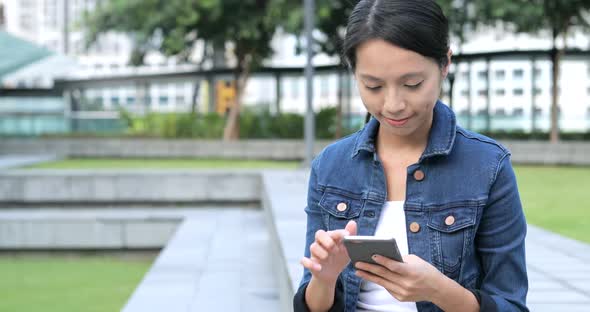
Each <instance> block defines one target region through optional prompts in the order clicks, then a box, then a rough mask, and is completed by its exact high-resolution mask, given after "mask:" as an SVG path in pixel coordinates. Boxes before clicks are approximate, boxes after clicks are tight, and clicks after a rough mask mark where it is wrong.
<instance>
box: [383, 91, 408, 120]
mask: <svg viewBox="0 0 590 312" xmlns="http://www.w3.org/2000/svg"><path fill="white" fill-rule="evenodd" d="M383 109H384V110H385V111H386V112H387V114H388V115H389V116H396V115H397V114H398V113H400V112H402V111H403V110H405V109H406V101H405V100H404V99H403V98H402V97H401V96H400V92H399V91H398V90H396V88H393V87H392V88H389V89H388V90H387V94H386V95H385V103H384V105H383Z"/></svg>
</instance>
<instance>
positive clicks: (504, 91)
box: [496, 89, 506, 96]
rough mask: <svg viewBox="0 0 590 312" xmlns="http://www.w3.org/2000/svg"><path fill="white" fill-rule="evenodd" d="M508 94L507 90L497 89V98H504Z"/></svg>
mask: <svg viewBox="0 0 590 312" xmlns="http://www.w3.org/2000/svg"><path fill="white" fill-rule="evenodd" d="M505 94H506V90H504V89H496V95H497V96H504V95H505Z"/></svg>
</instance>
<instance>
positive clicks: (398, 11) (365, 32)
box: [343, 0, 449, 71]
mask: <svg viewBox="0 0 590 312" xmlns="http://www.w3.org/2000/svg"><path fill="white" fill-rule="evenodd" d="M371 39H382V40H385V41H387V42H389V43H391V44H393V45H396V46H398V47H400V48H403V49H406V50H411V51H414V52H416V53H418V54H421V55H422V56H425V57H429V58H432V59H434V60H435V61H436V62H437V64H438V65H439V66H440V67H441V68H443V67H445V66H446V65H447V64H448V58H447V53H448V51H449V25H448V21H447V18H446V17H445V15H444V14H443V12H442V9H441V8H440V6H439V5H438V4H437V3H436V2H435V1H434V0H361V1H359V2H358V3H357V4H356V6H355V7H354V9H353V10H352V13H351V14H350V17H349V18H348V25H347V27H346V35H345V37H344V42H343V57H344V59H345V61H346V63H348V66H349V67H350V68H351V69H352V70H353V71H354V69H355V67H356V48H357V47H358V46H359V45H361V44H363V43H364V42H366V41H368V40H371Z"/></svg>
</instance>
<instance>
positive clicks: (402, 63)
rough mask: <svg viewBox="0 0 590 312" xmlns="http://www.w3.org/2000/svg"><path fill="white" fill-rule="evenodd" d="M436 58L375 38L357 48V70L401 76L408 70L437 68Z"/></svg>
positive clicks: (419, 70)
mask: <svg viewBox="0 0 590 312" xmlns="http://www.w3.org/2000/svg"><path fill="white" fill-rule="evenodd" d="M436 68H437V65H436V63H435V62H434V60H432V59H430V58H428V57H424V56H422V55H420V54H418V53H416V52H414V51H411V50H407V49H403V48H400V47H398V46H396V45H393V44H391V43H389V42H387V41H384V40H381V39H374V40H369V41H366V42H364V43H363V44H361V45H359V46H358V47H357V48H356V72H357V73H363V74H370V75H373V76H377V77H400V76H403V75H405V74H407V73H408V72H427V71H429V70H432V69H436Z"/></svg>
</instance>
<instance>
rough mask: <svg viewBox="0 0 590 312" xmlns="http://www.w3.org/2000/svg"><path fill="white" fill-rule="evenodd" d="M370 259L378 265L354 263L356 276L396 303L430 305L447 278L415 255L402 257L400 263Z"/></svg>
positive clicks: (378, 257)
mask: <svg viewBox="0 0 590 312" xmlns="http://www.w3.org/2000/svg"><path fill="white" fill-rule="evenodd" d="M373 260H374V261H375V262H377V263H378V264H379V265H375V264H370V263H365V262H357V263H356V265H355V267H356V268H357V271H356V275H357V276H359V277H361V278H362V279H365V280H367V281H370V282H373V283H375V284H378V285H380V286H382V287H383V288H385V289H386V290H387V291H388V292H389V293H390V294H391V295H392V296H394V297H395V298H396V299H397V300H399V301H414V302H416V301H431V302H432V301H434V298H436V296H437V293H438V291H439V287H438V285H440V284H441V282H442V281H443V280H444V279H445V278H446V276H444V275H443V274H442V273H441V272H440V271H438V270H437V269H436V268H435V267H433V266H432V265H431V264H430V263H428V262H426V261H424V260H422V259H421V258H420V257H418V256H416V255H407V256H404V257H403V260H404V262H403V263H402V262H398V261H395V260H392V259H389V258H386V257H383V256H379V255H374V256H373Z"/></svg>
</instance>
